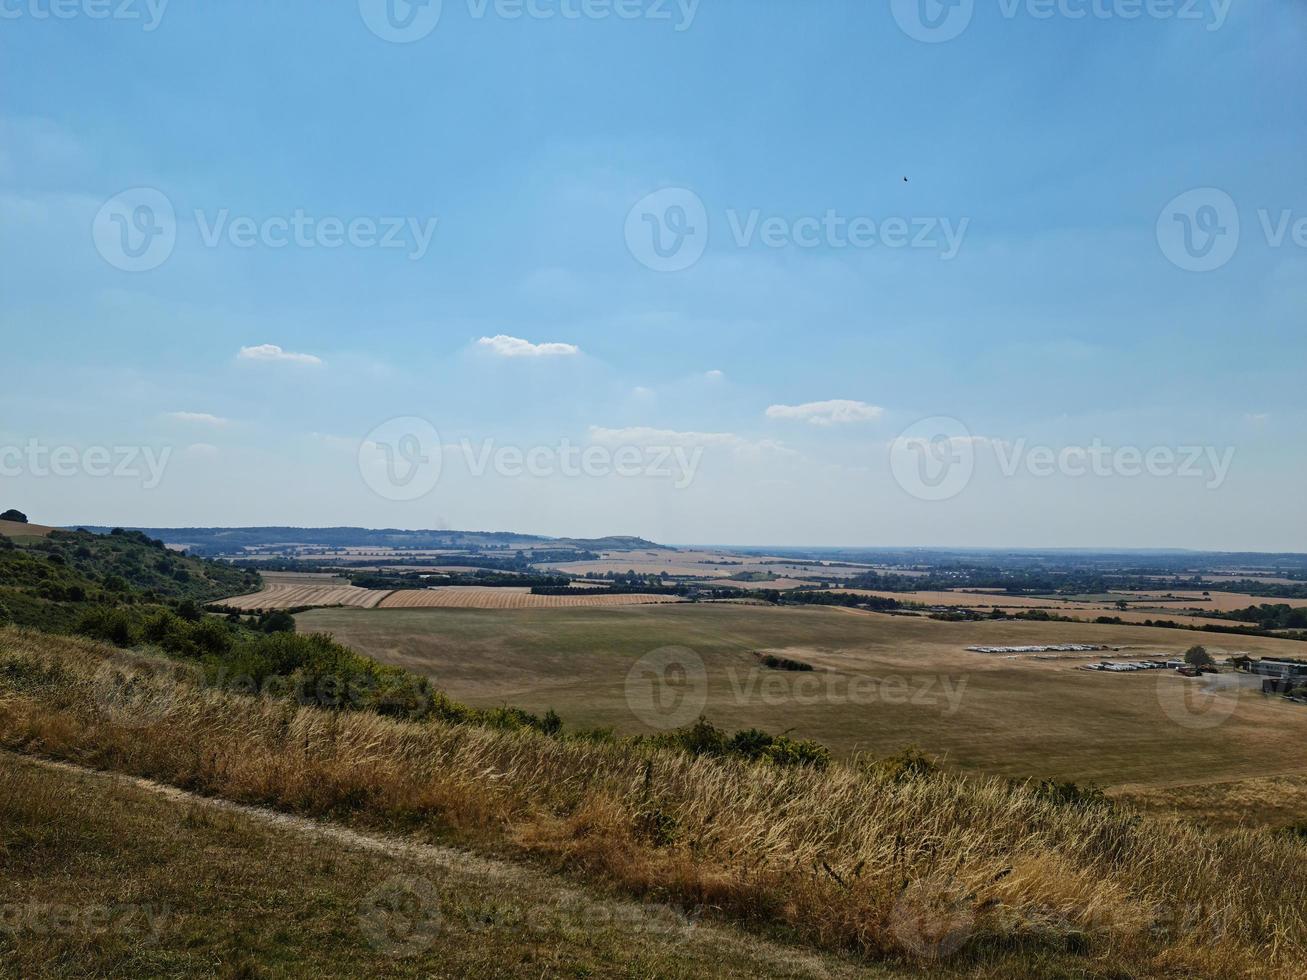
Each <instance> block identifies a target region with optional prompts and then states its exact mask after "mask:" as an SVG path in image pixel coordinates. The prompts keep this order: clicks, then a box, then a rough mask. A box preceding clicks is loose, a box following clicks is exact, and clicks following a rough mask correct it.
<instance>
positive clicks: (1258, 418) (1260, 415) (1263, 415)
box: [1243, 412, 1271, 425]
mask: <svg viewBox="0 0 1307 980" xmlns="http://www.w3.org/2000/svg"><path fill="white" fill-rule="evenodd" d="M1243 418H1244V421H1245V422H1249V423H1251V424H1252V425H1265V424H1266V423H1267V422H1269V421H1270V420H1271V415H1270V413H1269V412H1248V413H1247V414H1246V415H1244V417H1243Z"/></svg>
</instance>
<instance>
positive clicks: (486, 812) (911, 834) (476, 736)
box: [0, 629, 1307, 978]
mask: <svg viewBox="0 0 1307 980" xmlns="http://www.w3.org/2000/svg"><path fill="white" fill-rule="evenodd" d="M107 658H115V659H114V661H113V663H114V664H115V665H116V666H115V669H116V670H117V671H119V672H121V673H123V674H125V675H128V676H131V677H135V678H136V680H135V681H134V682H133V688H132V689H133V690H135V691H136V695H134V696H132V697H131V698H130V699H129V700H127V701H126V702H124V701H123V700H122V696H123V691H124V688H123V686H122V685H120V684H117V683H114V682H113V678H114V674H113V672H111V671H106V669H105V668H106V663H107V662H108V661H107ZM152 664H153V662H152V661H150V660H148V659H139V658H124V657H123V656H122V655H121V654H118V653H116V652H115V651H112V650H110V649H107V648H104V647H100V646H97V645H95V644H92V643H88V642H84V641H77V640H72V639H66V638H58V637H50V636H42V635H38V634H31V633H23V632H20V631H15V630H12V629H11V630H3V631H0V745H3V746H7V747H9V748H11V749H18V750H22V751H26V752H30V753H36V754H43V755H47V756H53V757H59V758H66V759H76V760H79V761H82V762H85V763H88V764H91V765H97V766H104V767H111V768H114V769H117V770H120V771H124V772H128V773H133V774H137V775H141V776H147V777H150V778H155V779H159V780H162V781H165V782H169V783H172V784H175V785H180V786H184V787H187V788H192V789H195V790H199V791H202V792H205V793H211V794H215V795H220V796H224V797H227V798H230V799H235V800H241V801H247V802H258V803H263V804H270V805H274V806H276V807H279V808H283V809H286V810H289V811H292V812H298V813H303V814H312V815H321V816H331V817H334V818H337V819H343V820H348V821H350V822H352V823H354V824H356V825H360V826H362V825H368V826H375V827H388V828H397V829H398V828H402V829H406V830H410V831H418V832H420V833H423V834H427V835H431V836H433V837H435V838H437V839H444V840H447V841H455V842H460V843H463V844H468V845H473V846H476V847H478V848H483V849H489V850H493V851H497V852H499V853H501V854H506V855H515V856H518V857H521V858H530V859H533V860H536V861H540V862H544V863H547V864H549V865H552V866H554V867H557V868H559V869H565V870H566V871H567V872H568V873H570V874H572V875H575V876H578V877H583V878H586V879H588V880H590V881H591V882H594V883H596V884H598V885H600V886H602V887H609V888H615V889H621V890H624V891H627V892H629V893H633V894H637V895H649V896H656V897H659V898H661V899H665V900H672V901H676V902H680V903H684V904H685V905H686V906H687V907H691V908H693V907H706V908H709V909H711V910H713V914H714V915H715V916H720V917H725V918H732V919H739V920H745V921H748V922H750V923H752V924H754V925H755V926H756V927H759V928H767V929H783V930H785V931H786V932H787V933H788V934H790V935H793V936H794V937H796V938H802V939H803V940H805V941H806V942H808V943H811V944H813V945H814V946H817V947H820V948H826V949H848V948H852V949H856V950H859V951H861V952H862V953H863V954H864V955H866V956H868V957H869V958H871V959H873V960H876V961H884V962H887V963H889V964H890V965H894V964H896V963H897V964H906V963H908V962H910V961H911V960H912V958H913V957H914V956H916V957H921V956H926V957H928V958H930V957H936V956H938V955H941V954H948V955H951V957H952V958H950V959H949V960H948V961H947V967H948V970H949V972H951V973H956V974H958V975H964V976H977V977H980V976H984V977H1000V976H1002V977H1008V976H1017V975H1021V976H1036V975H1037V976H1064V977H1070V976H1077V977H1120V976H1127V975H1128V976H1171V977H1193V976H1212V977H1226V976H1229V977H1249V978H1251V977H1286V978H1288V977H1296V976H1300V975H1301V969H1300V967H1301V964H1302V963H1303V961H1304V958H1305V956H1307V919H1305V918H1304V914H1305V913H1304V910H1307V861H1304V857H1305V856H1307V851H1305V850H1304V847H1303V845H1302V844H1300V843H1297V842H1294V841H1289V840H1277V839H1274V838H1272V837H1270V836H1269V835H1266V834H1262V833H1257V832H1240V833H1235V834H1228V835H1213V834H1208V833H1204V832H1202V831H1200V830H1198V829H1196V828H1193V827H1186V826H1180V825H1168V824H1161V823H1155V822H1153V821H1150V820H1148V819H1141V818H1139V817H1137V816H1135V815H1133V814H1131V813H1130V812H1128V811H1125V812H1123V811H1119V810H1112V809H1107V808H1103V807H1098V806H1090V807H1082V806H1066V805H1059V804H1055V803H1053V802H1051V801H1048V800H1046V799H1043V798H1040V797H1038V796H1036V795H1034V794H1032V793H1029V792H1026V791H1023V790H1015V789H1012V788H1010V787H1008V786H1006V785H1004V784H1002V783H999V782H987V781H963V780H959V779H956V778H954V777H951V776H947V775H925V776H904V775H898V776H895V775H892V774H889V773H886V772H881V771H879V770H870V769H865V768H861V767H852V768H849V767H843V766H834V767H832V768H830V769H828V770H826V771H824V772H814V771H811V770H802V769H799V770H795V769H788V770H785V769H776V768H773V767H770V766H760V765H749V764H744V763H738V762H736V763H731V762H722V761H715V760H711V759H706V758H699V759H695V758H691V757H689V756H686V755H684V754H674V753H667V752H658V751H654V750H642V749H633V748H630V747H614V746H608V745H603V744H589V743H579V742H567V741H560V740H557V739H552V738H548V737H545V736H541V735H538V734H533V733H529V732H516V733H511V734H510V733H503V732H496V731H492V730H487V729H471V728H467V727H462V726H449V725H444V724H440V723H428V724H420V725H419V724H413V723H404V722H397V721H389V720H386V719H382V718H379V717H376V716H373V715H368V714H345V715H339V714H333V713H327V712H323V711H320V710H317V709H305V708H299V709H297V708H295V706H294V705H292V704H288V703H284V702H272V701H257V700H254V699H250V698H246V697H240V696H236V695H232V694H227V693H223V692H216V691H199V690H196V689H193V688H190V687H187V686H184V685H183V686H180V687H179V686H176V685H174V684H172V683H170V682H165V681H163V680H162V679H160V675H159V674H158V673H157V672H156V668H155V667H153V666H152ZM142 693H150V694H151V696H148V697H143V696H140V695H141V694H142ZM115 846H120V845H119V843H118V842H115ZM134 846H141V845H134ZM331 856H332V857H334V852H333V853H332V855H331ZM276 906H277V903H276V902H271V903H269V906H268V907H269V908H276ZM282 924H283V927H285V928H291V926H290V925H289V923H282ZM246 928H260V927H259V926H256V925H252V924H250V925H246ZM928 962H931V963H935V962H937V960H936V959H933V958H931V959H928ZM541 972H546V971H544V970H542V971H541Z"/></svg>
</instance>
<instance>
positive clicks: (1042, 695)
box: [297, 604, 1307, 821]
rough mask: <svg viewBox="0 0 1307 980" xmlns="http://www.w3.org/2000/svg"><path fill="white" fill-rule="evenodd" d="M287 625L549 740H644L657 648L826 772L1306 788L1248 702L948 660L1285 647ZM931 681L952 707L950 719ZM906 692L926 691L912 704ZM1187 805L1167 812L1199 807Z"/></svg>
mask: <svg viewBox="0 0 1307 980" xmlns="http://www.w3.org/2000/svg"><path fill="white" fill-rule="evenodd" d="M297 619H298V622H299V624H300V628H301V629H302V630H315V631H316V630H326V631H330V632H332V633H334V634H335V635H336V637H337V639H339V640H340V641H342V642H344V643H346V644H347V645H349V646H351V647H353V648H354V649H356V650H358V651H359V652H361V653H364V654H366V655H368V656H371V657H374V658H376V659H378V660H381V661H383V662H386V663H392V664H396V665H399V666H402V667H405V668H407V669H409V670H412V671H415V672H419V673H425V674H427V675H428V676H431V677H434V678H435V679H436V681H437V683H439V684H440V685H441V686H442V687H443V688H445V689H446V690H448V691H449V693H450V694H451V696H453V697H455V698H457V699H459V700H462V701H465V702H468V703H471V704H476V705H495V704H500V703H504V702H507V703H510V704H516V705H520V706H522V707H524V708H527V709H529V710H534V711H543V710H545V709H546V708H549V707H553V708H555V709H557V710H558V712H559V713H560V714H561V715H562V716H563V717H564V719H566V720H568V721H569V722H575V723H579V724H587V725H612V726H615V727H616V728H617V729H618V730H619V731H640V730H646V729H645V726H644V723H643V722H641V721H640V720H639V719H638V718H637V717H636V716H635V715H634V714H633V713H632V711H631V709H630V706H629V705H628V703H627V700H626V690H625V681H626V676H627V672H628V670H629V669H630V667H631V665H632V664H634V663H635V661H636V660H637V658H639V657H640V656H642V655H643V654H645V653H648V652H649V651H651V650H653V649H656V648H658V647H662V646H684V647H689V648H690V649H692V650H694V651H695V652H696V653H698V655H699V656H701V657H702V658H703V661H704V664H705V665H706V668H707V673H708V702H707V708H706V711H707V714H708V716H709V718H710V719H711V720H712V721H713V722H714V723H716V724H719V725H722V726H724V727H729V728H741V727H747V726H749V725H757V726H759V727H762V728H765V729H767V730H769V731H784V730H786V729H790V728H793V729H794V730H795V733H796V734H797V735H799V736H801V737H804V738H815V739H817V740H819V741H821V742H823V743H825V744H826V745H829V746H830V747H831V748H832V749H834V750H836V751H837V752H842V753H844V754H848V753H850V752H853V751H858V750H870V751H874V752H877V753H881V754H888V753H891V752H895V751H898V750H899V749H901V748H902V747H903V746H904V745H905V744H910V743H916V744H918V745H920V746H922V747H923V748H925V749H927V750H928V751H931V752H934V753H937V754H941V755H945V756H947V758H948V760H949V761H950V762H951V763H954V764H957V765H959V766H962V767H965V768H970V769H975V770H981V771H984V772H989V773H1001V774H1005V775H1012V776H1031V775H1034V776H1039V777H1045V776H1047V777H1057V778H1060V779H1074V780H1078V781H1090V782H1096V783H1099V784H1101V785H1104V786H1113V785H1124V784H1132V785H1134V786H1136V787H1141V786H1150V785H1159V784H1174V783H1177V782H1180V783H1188V782H1195V781H1201V780H1210V779H1213V778H1221V779H1226V780H1238V779H1244V778H1248V777H1265V776H1268V775H1271V774H1285V773H1292V772H1298V773H1303V772H1307V759H1304V757H1303V755H1302V752H1301V747H1302V737H1303V733H1304V731H1307V709H1304V708H1302V707H1301V706H1299V705H1291V704H1287V703H1285V702H1283V701H1280V700H1277V699H1264V698H1262V697H1261V695H1260V693H1257V691H1256V690H1250V689H1248V688H1239V689H1232V690H1231V691H1230V692H1228V693H1221V694H1218V695H1217V696H1216V698H1215V699H1213V700H1212V701H1211V702H1210V703H1209V702H1205V701H1204V700H1203V699H1202V698H1201V697H1199V698H1198V699H1196V700H1193V701H1189V700H1186V699H1187V698H1189V697H1191V696H1192V694H1193V691H1194V689H1195V687H1196V682H1189V681H1186V680H1184V679H1182V678H1179V677H1176V676H1175V675H1174V674H1172V673H1162V672H1159V673H1157V674H1152V673H1139V674H1128V675H1111V674H1098V673H1088V672H1085V671H1077V670H1073V669H1071V666H1072V665H1073V663H1074V662H1048V661H1033V660H1029V659H1022V660H1007V659H1003V658H1002V657H993V656H984V655H979V654H974V653H969V652H967V651H966V650H965V649H964V648H965V647H966V646H968V645H972V644H1035V643H1044V642H1073V641H1074V642H1095V643H1106V644H1110V645H1113V646H1127V647H1129V648H1130V649H1131V651H1132V652H1148V653H1151V654H1158V655H1171V656H1175V655H1178V653H1179V652H1180V651H1182V650H1184V649H1185V648H1186V647H1188V646H1189V645H1191V644H1193V643H1194V642H1196V641H1198V640H1201V641H1202V642H1203V643H1205V644H1206V645H1207V647H1208V648H1209V649H1210V650H1212V651H1213V652H1214V653H1218V654H1219V653H1224V652H1229V651H1232V650H1250V651H1252V652H1253V653H1254V655H1258V654H1261V653H1264V654H1268V655H1274V654H1277V653H1279V654H1284V653H1286V652H1287V653H1290V654H1297V655H1302V653H1303V652H1304V651H1303V648H1302V645H1301V644H1295V643H1292V642H1291V641H1287V640H1271V639H1256V638H1254V639H1246V638H1242V637H1240V638H1231V637H1215V636H1213V637H1206V636H1198V637H1195V634H1193V633H1188V632H1184V631H1177V630H1164V629H1151V628H1147V627H1130V626H1100V625H1090V624H1071V623H1025V622H1012V623H990V622H978V623H945V622H939V621H935V620H929V619H916V618H908V617H890V616H881V615H875V614H870V613H858V612H850V611H847V610H841V609H830V608H811V609H774V608H766V607H753V606H734V605H717V604H701V605H682V606H675V607H667V608H661V607H660V608H657V609H621V610H545V611H513V612H483V611H479V610H421V611H416V610H415V611H408V610H377V611H364V610H345V609H320V610H313V611H311V612H308V613H305V614H302V615H301V616H299V617H297ZM754 650H772V651H777V652H782V655H785V656H792V657H793V658H795V659H799V660H803V661H805V662H808V663H812V664H814V665H815V666H816V667H818V668H819V670H820V669H822V668H825V669H826V673H823V676H822V677H821V681H822V683H823V684H825V683H828V682H829V683H831V684H832V685H833V688H832V690H833V691H834V692H835V694H834V696H833V697H832V698H827V697H826V696H825V690H826V688H824V687H823V688H821V689H820V694H819V695H818V696H816V697H813V696H809V695H807V694H805V688H803V687H801V686H800V687H795V685H804V684H812V683H813V680H812V677H811V675H806V676H805V675H794V674H786V673H784V672H776V671H770V672H759V670H758V668H757V665H756V661H755V660H754V658H753V657H752V656H751V651H754ZM1095 656H1096V657H1098V656H1111V654H1110V653H1108V654H1097V655H1095ZM891 676H892V677H899V678H903V679H904V680H905V682H906V685H907V686H906V687H904V688H901V689H895V688H892V687H890V688H884V689H871V688H852V689H850V687H849V684H848V680H849V678H853V677H858V678H862V677H869V678H873V679H883V678H885V677H891ZM1227 677H1228V679H1230V680H1233V679H1234V678H1233V676H1232V675H1227ZM945 682H947V683H948V684H950V685H952V688H951V689H952V690H953V691H954V692H957V691H959V690H960V692H961V693H960V699H959V700H957V701H956V702H955V703H956V705H957V707H956V710H953V708H952V707H951V705H950V703H949V701H948V700H947V697H946V695H945V693H944V687H943V684H944V683H945ZM763 683H765V684H766V685H768V686H767V687H763V686H761V685H762V684H763ZM925 684H931V685H933V686H932V687H931V688H930V690H929V691H926V690H924V688H923V685H925ZM850 690H853V691H854V694H853V695H849V694H848V692H849V691H850ZM868 690H872V691H873V693H872V694H871V696H870V697H869V698H868V697H867V696H866V694H865V692H866V691H868ZM742 691H743V692H745V693H744V694H743V695H741V693H740V692H742ZM918 694H920V696H918ZM914 697H915V698H916V703H914V702H913V699H914ZM1227 709H1228V710H1229V714H1228V717H1224V714H1225V712H1226V710H1227ZM1159 802H1160V804H1161V805H1164V804H1165V802H1166V801H1165V800H1160V801H1159ZM1202 802H1203V800H1202V798H1201V797H1199V798H1197V799H1192V798H1191V799H1187V800H1185V801H1184V804H1185V805H1186V806H1192V805H1195V804H1197V805H1198V806H1199V807H1200V809H1201V804H1202ZM1268 815H1269V816H1273V817H1274V819H1275V820H1277V821H1279V819H1280V816H1281V815H1280V814H1279V813H1270V812H1269V811H1268ZM1222 816H1223V817H1226V818H1228V817H1235V818H1243V819H1247V818H1251V819H1253V820H1256V819H1257V818H1258V813H1257V812H1256V811H1252V812H1248V811H1245V812H1242V813H1238V812H1232V813H1231V812H1225V811H1224V810H1223V811H1222ZM1303 816H1304V814H1300V815H1299V819H1301V818H1302V817H1303Z"/></svg>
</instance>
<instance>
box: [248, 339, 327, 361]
mask: <svg viewBox="0 0 1307 980" xmlns="http://www.w3.org/2000/svg"><path fill="white" fill-rule="evenodd" d="M236 356H237V357H238V358H239V359H240V360H242V361H282V362H291V363H294V364H313V365H321V364H322V358H320V357H318V356H316V355H314V354H297V353H295V352H294V351H289V350H282V349H281V348H280V347H278V346H277V345H276V344H259V345H257V346H255V347H242V348H241V352H240V353H239V354H237V355H236Z"/></svg>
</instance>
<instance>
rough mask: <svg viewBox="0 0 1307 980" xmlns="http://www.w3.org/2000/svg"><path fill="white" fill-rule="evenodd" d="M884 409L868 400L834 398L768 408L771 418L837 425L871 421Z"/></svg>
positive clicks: (768, 415)
mask: <svg viewBox="0 0 1307 980" xmlns="http://www.w3.org/2000/svg"><path fill="white" fill-rule="evenodd" d="M882 414H884V409H882V408H878V407H877V406H875V405H868V404H867V403H866V402H855V401H850V400H849V399H847V398H834V399H831V400H830V401H824V402H806V403H805V404H803V405H772V406H770V407H769V408H768V409H767V418H769V419H800V420H802V421H805V422H808V423H809V424H810V425H837V424H843V423H846V422H870V421H873V420H875V419H878V418H880V417H881V415H882Z"/></svg>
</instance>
